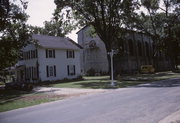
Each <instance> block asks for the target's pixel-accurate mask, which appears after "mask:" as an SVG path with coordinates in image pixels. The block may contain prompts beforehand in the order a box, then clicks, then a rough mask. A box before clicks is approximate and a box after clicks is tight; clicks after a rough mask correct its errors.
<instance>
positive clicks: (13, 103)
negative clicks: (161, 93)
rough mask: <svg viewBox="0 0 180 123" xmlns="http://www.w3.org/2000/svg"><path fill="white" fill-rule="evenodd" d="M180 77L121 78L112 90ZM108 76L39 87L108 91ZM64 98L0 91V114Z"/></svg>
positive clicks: (158, 75)
mask: <svg viewBox="0 0 180 123" xmlns="http://www.w3.org/2000/svg"><path fill="white" fill-rule="evenodd" d="M175 77H180V74H179V73H172V72H160V73H155V74H139V75H133V76H123V77H121V81H117V82H116V86H115V87H114V88H123V87H127V86H134V85H138V84H143V83H149V82H152V81H157V80H163V79H169V78H175ZM110 83H111V82H110V77H109V76H95V77H84V80H81V81H71V82H62V81H60V82H59V83H58V82H56V83H54V84H52V83H51V84H47V83H46V84H44V85H41V86H46V87H57V88H91V89H109V88H112V87H111V86H110ZM62 98H64V97H63V95H53V94H51V95H50V94H47V93H46V94H45V93H33V92H25V91H18V90H4V89H0V112H3V111H8V110H13V109H17V108H23V107H27V106H32V105H37V104H41V103H45V102H50V101H54V100H59V99H62Z"/></svg>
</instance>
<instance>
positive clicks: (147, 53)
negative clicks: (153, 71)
mask: <svg viewBox="0 0 180 123" xmlns="http://www.w3.org/2000/svg"><path fill="white" fill-rule="evenodd" d="M145 45H146V56H147V57H149V45H148V43H147V42H146V43H145Z"/></svg>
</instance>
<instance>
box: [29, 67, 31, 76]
mask: <svg viewBox="0 0 180 123" xmlns="http://www.w3.org/2000/svg"><path fill="white" fill-rule="evenodd" d="M29 79H31V67H29Z"/></svg>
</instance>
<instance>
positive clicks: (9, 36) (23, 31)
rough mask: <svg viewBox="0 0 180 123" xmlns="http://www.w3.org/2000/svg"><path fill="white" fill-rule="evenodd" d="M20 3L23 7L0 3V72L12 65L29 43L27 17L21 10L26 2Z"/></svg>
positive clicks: (7, 2)
mask: <svg viewBox="0 0 180 123" xmlns="http://www.w3.org/2000/svg"><path fill="white" fill-rule="evenodd" d="M1 2H2V1H1ZM21 3H22V6H23V7H20V6H18V5H16V4H14V3H12V2H10V1H9V0H5V2H4V3H3V2H2V3H1V10H3V11H1V12H2V13H1V15H0V23H1V24H0V70H2V69H4V68H6V67H10V66H12V65H14V64H15V63H16V61H17V59H18V58H19V57H20V52H21V51H20V49H21V48H22V47H23V46H25V45H26V44H28V43H29V42H30V36H31V35H30V33H29V30H28V28H27V27H26V24H25V22H26V21H27V17H28V16H27V15H26V13H25V11H24V9H23V8H26V7H27V2H23V1H21Z"/></svg>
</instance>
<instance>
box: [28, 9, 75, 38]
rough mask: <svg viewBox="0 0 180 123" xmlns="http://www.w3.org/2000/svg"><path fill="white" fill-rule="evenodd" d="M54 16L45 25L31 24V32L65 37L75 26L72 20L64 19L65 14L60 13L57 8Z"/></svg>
mask: <svg viewBox="0 0 180 123" xmlns="http://www.w3.org/2000/svg"><path fill="white" fill-rule="evenodd" d="M54 16H55V17H54V18H53V19H51V20H50V21H45V22H44V26H43V27H37V26H29V28H30V30H31V32H32V33H34V34H43V35H49V36H60V37H64V36H65V35H66V34H68V33H70V32H71V31H72V30H73V29H74V28H75V25H74V24H73V23H72V22H71V23H70V22H67V20H65V21H63V20H62V16H63V15H58V14H57V10H55V12H54Z"/></svg>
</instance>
